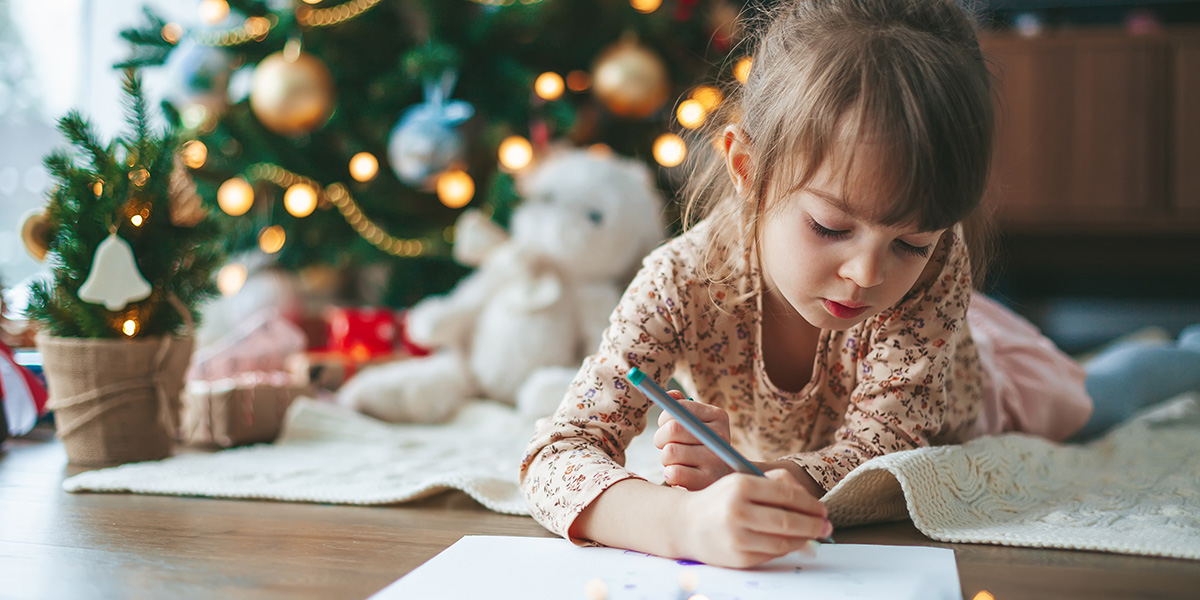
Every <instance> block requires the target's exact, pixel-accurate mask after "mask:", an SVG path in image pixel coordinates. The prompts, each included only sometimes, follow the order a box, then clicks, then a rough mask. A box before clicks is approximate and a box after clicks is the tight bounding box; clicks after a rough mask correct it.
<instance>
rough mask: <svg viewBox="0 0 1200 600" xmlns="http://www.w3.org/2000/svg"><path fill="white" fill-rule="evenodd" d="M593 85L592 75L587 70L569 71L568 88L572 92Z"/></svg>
mask: <svg viewBox="0 0 1200 600" xmlns="http://www.w3.org/2000/svg"><path fill="white" fill-rule="evenodd" d="M590 87H592V76H591V75H588V74H587V71H571V72H570V73H567V89H568V90H571V91H572V92H584V91H587V89H588V88H590Z"/></svg>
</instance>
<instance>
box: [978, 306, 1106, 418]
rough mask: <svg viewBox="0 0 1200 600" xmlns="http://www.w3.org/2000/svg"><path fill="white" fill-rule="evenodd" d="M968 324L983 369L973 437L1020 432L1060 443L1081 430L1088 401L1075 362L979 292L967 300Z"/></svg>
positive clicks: (1082, 375) (1089, 411)
mask: <svg viewBox="0 0 1200 600" xmlns="http://www.w3.org/2000/svg"><path fill="white" fill-rule="evenodd" d="M967 322H968V323H969V324H970V326H971V333H972V335H973V337H974V338H975V346H976V347H977V348H978V350H979V360H980V362H981V363H982V365H983V371H984V381H983V404H982V406H981V407H980V411H979V420H978V421H976V422H975V435H976V436H982V435H991V434H997V433H1004V432H1006V431H1019V432H1022V433H1029V434H1033V435H1038V436H1041V437H1045V438H1048V439H1051V440H1055V441H1062V440H1065V439H1067V438H1068V437H1070V436H1071V435H1072V434H1074V433H1075V432H1076V431H1079V428H1081V427H1083V425H1084V423H1086V422H1087V420H1088V418H1089V417H1091V415H1092V399H1091V397H1089V396H1088V394H1087V390H1086V388H1085V387H1084V378H1085V377H1086V374H1085V372H1084V370H1083V367H1081V366H1080V365H1079V363H1077V362H1075V360H1074V359H1072V358H1071V357H1069V356H1067V355H1066V354H1064V353H1063V352H1062V351H1061V350H1059V349H1058V348H1057V347H1056V346H1055V345H1054V342H1051V341H1050V340H1049V339H1047V338H1046V337H1045V336H1043V335H1042V334H1041V332H1040V331H1038V329H1037V327H1034V326H1033V324H1032V323H1030V322H1029V321H1026V320H1025V319H1023V318H1021V317H1020V316H1018V315H1017V314H1015V313H1013V312H1012V311H1010V310H1008V309H1007V308H1005V307H1003V306H1001V305H1000V304H998V303H997V302H996V301H995V300H992V299H990V298H988V297H987V296H984V295H983V294H974V295H973V296H972V297H971V307H970V309H969V310H968V311H967Z"/></svg>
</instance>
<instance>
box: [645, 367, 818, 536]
mask: <svg viewBox="0 0 1200 600" xmlns="http://www.w3.org/2000/svg"><path fill="white" fill-rule="evenodd" d="M625 376H626V377H627V378H629V381H630V382H631V383H633V385H634V386H635V387H637V389H639V390H641V391H642V393H643V394H645V395H646V397H647V398H649V399H650V400H652V401H653V402H654V403H655V404H657V405H659V406H660V407H662V409H663V410H665V411H667V414H669V415H671V416H672V417H674V418H675V420H676V421H679V424H680V425H683V428H684V429H686V430H687V431H688V433H690V434H692V435H694V436H696V439H698V440H700V443H702V444H704V445H705V447H707V448H708V449H709V450H712V452H713V454H716V455H717V457H718V458H720V459H721V460H722V461H724V462H725V464H727V465H729V468H730V469H733V470H734V471H737V472H738V473H745V474H747V475H757V476H759V477H766V475H765V474H764V473H763V472H762V470H760V469H759V468H758V467H756V466H754V463H752V462H750V461H749V460H747V459H746V457H745V456H742V455H741V453H739V452H738V451H737V450H734V448H733V446H730V445H729V442H726V441H725V440H723V439H721V436H719V435H717V433H716V432H715V431H713V430H712V429H710V428H709V427H708V425H705V424H704V422H703V421H701V420H700V419H697V418H696V415H693V414H692V413H691V412H690V411H688V410H687V409H685V408H684V407H683V405H682V404H680V403H679V401H678V400H676V399H674V398H672V397H671V395H670V394H668V393H667V391H666V390H664V389H662V386H660V385H658V384H657V383H655V381H654V380H653V379H651V378H649V377H646V374H645V373H643V372H641V371H639V370H638V369H637V367H633V368H631V369H629V373H627V374H626V375H625ZM815 541H817V542H820V543H822V544H832V543H833V538H831V537H827V538H824V539H820V540H815Z"/></svg>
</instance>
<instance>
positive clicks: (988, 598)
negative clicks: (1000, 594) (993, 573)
mask: <svg viewBox="0 0 1200 600" xmlns="http://www.w3.org/2000/svg"><path fill="white" fill-rule="evenodd" d="M971 600H996V597H995V596H993V595H992V593H991V592H989V591H987V590H983V591H981V592H979V593H978V594H975V597H974V598H972V599H971Z"/></svg>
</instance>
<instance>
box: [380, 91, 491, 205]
mask: <svg viewBox="0 0 1200 600" xmlns="http://www.w3.org/2000/svg"><path fill="white" fill-rule="evenodd" d="M457 77H458V76H457V74H455V73H453V72H449V71H447V72H446V73H443V74H442V77H441V78H440V79H438V80H436V81H432V80H431V81H427V82H425V102H424V103H422V104H418V105H416V106H413V107H411V108H409V109H408V110H406V111H405V112H404V114H403V115H402V116H401V117H400V121H399V122H398V123H396V126H395V127H394V128H392V133H391V134H390V135H389V137H388V162H389V163H390V164H391V165H392V170H394V171H395V172H396V177H398V178H400V181H403V182H404V183H406V184H408V185H411V186H414V187H429V186H431V185H432V184H433V183H434V181H433V180H434V177H435V176H436V175H437V174H439V173H441V172H443V171H445V170H446V169H448V168H450V167H451V166H453V165H454V164H455V163H458V162H460V161H461V160H462V156H463V150H464V145H465V144H464V142H463V136H462V132H461V131H459V129H458V126H459V125H462V124H463V123H464V122H466V121H467V119H470V118H471V116H472V115H474V114H475V107H473V106H471V104H470V103H469V102H466V101H465V100H453V101H451V100H449V99H448V98H449V96H450V93H451V92H452V91H453V90H454V84H455V80H456V79H457Z"/></svg>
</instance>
